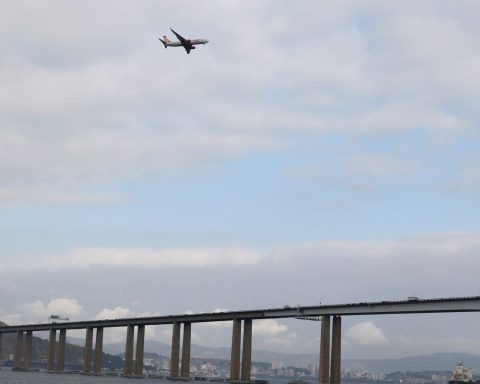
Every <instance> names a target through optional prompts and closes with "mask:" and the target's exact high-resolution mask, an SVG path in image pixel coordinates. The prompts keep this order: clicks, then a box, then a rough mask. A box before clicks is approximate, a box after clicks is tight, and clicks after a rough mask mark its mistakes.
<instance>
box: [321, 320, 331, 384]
mask: <svg viewBox="0 0 480 384" xmlns="http://www.w3.org/2000/svg"><path fill="white" fill-rule="evenodd" d="M318 382H319V383H320V384H329V383H330V316H328V315H325V316H322V331H321V335H320V365H319V370H318Z"/></svg>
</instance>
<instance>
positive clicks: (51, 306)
mask: <svg viewBox="0 0 480 384" xmlns="http://www.w3.org/2000/svg"><path fill="white" fill-rule="evenodd" d="M84 314H85V310H84V308H83V306H82V305H81V304H79V303H78V301H77V300H75V299H69V298H65V297H61V298H56V299H52V300H50V301H49V302H48V303H44V302H43V301H41V300H36V301H34V302H31V303H26V304H22V305H19V306H17V307H16V308H15V309H14V311H11V312H10V313H3V314H2V315H1V317H2V321H4V322H5V323H6V324H9V325H13V324H22V323H38V322H40V323H47V322H48V321H49V317H50V316H51V315H57V316H60V317H62V318H69V319H70V320H78V319H79V317H81V316H82V315H84Z"/></svg>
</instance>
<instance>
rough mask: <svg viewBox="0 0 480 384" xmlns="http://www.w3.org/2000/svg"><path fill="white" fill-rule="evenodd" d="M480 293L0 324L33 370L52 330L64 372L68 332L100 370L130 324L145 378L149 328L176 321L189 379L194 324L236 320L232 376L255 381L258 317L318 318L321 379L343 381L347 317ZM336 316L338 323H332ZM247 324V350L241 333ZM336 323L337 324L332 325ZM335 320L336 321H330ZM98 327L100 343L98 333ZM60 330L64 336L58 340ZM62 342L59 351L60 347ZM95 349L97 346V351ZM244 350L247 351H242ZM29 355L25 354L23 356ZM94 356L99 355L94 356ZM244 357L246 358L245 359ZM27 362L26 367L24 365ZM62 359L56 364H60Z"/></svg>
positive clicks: (466, 304) (472, 308)
mask: <svg viewBox="0 0 480 384" xmlns="http://www.w3.org/2000/svg"><path fill="white" fill-rule="evenodd" d="M479 311H480V296H473V297H452V298H441V299H422V300H420V299H417V298H409V300H401V301H381V302H363V303H353V304H336V305H317V306H297V307H290V306H285V307H283V308H272V309H262V310H247V311H228V312H213V313H198V314H181V315H169V316H154V317H139V318H126V319H106V320H91V321H76V322H62V323H44V324H23V325H12V326H5V327H0V355H1V336H2V334H4V333H16V335H17V339H16V340H17V341H16V349H15V355H14V364H13V367H14V369H26V370H28V369H29V368H30V365H31V351H32V333H33V332H39V331H49V348H48V358H47V368H48V370H49V371H56V372H58V371H63V369H64V362H65V343H66V332H67V330H73V329H85V330H86V335H85V336H86V337H85V348H84V357H83V360H84V372H85V373H91V372H92V358H93V373H96V374H98V373H100V372H101V368H102V360H101V359H102V345H103V330H104V328H112V327H126V328H127V336H126V343H125V344H126V345H125V368H124V375H125V376H140V375H142V371H143V350H144V337H145V326H147V325H162V324H164V325H165V324H171V325H173V330H172V350H171V356H170V361H171V364H170V376H171V377H172V378H178V377H182V378H188V377H189V372H190V344H191V327H192V324H193V323H202V322H216V321H232V324H233V325H232V352H231V369H230V379H231V380H233V381H235V380H242V381H249V380H250V372H251V344H252V321H254V320H259V319H280V318H299V319H318V320H321V321H322V326H321V339H320V365H319V368H320V369H319V383H321V384H339V383H340V360H341V350H340V346H341V317H342V316H356V315H387V314H421V313H445V312H479ZM331 320H332V321H331ZM242 323H243V348H242V350H241V348H240V346H241V344H242V343H241V336H242ZM331 323H332V324H331ZM330 324H331V325H330ZM182 325H183V345H182V358H181V362H182V363H181V371H179V367H180V329H181V326H182ZM135 328H137V338H136V339H137V340H136V342H137V347H136V356H135V366H133V363H134V359H133V344H134V333H135ZM94 330H95V336H96V337H95V347H94V343H93V332H94ZM57 331H59V338H58V340H57ZM57 346H58V349H57ZM93 347H94V349H93ZM241 352H242V353H241ZM22 354H23V356H22ZM92 355H93V356H92ZM240 358H241V361H240ZM22 360H23V366H22ZM55 363H56V364H55Z"/></svg>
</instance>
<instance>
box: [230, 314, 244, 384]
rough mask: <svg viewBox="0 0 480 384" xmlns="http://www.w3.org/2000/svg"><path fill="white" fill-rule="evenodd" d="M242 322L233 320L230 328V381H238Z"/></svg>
mask: <svg viewBox="0 0 480 384" xmlns="http://www.w3.org/2000/svg"><path fill="white" fill-rule="evenodd" d="M241 338H242V320H240V319H234V320H233V326H232V353H231V358H230V380H240V347H241V342H242V339H241Z"/></svg>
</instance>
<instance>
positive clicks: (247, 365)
mask: <svg viewBox="0 0 480 384" xmlns="http://www.w3.org/2000/svg"><path fill="white" fill-rule="evenodd" d="M251 372H252V319H245V320H243V350H242V376H241V380H242V381H250V375H251Z"/></svg>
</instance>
